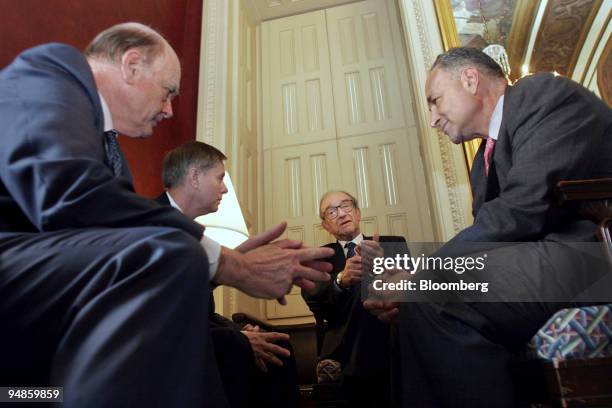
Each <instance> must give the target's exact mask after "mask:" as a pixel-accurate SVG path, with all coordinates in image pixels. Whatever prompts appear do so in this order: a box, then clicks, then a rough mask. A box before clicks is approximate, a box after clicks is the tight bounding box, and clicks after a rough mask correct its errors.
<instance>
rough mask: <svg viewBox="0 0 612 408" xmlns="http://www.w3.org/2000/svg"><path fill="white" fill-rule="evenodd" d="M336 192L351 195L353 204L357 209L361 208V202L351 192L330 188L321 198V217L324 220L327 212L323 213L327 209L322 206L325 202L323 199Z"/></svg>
mask: <svg viewBox="0 0 612 408" xmlns="http://www.w3.org/2000/svg"><path fill="white" fill-rule="evenodd" d="M334 193H342V194H346V195H347V196H349V197H350V199H351V201H353V205H354V206H355V209H357V210H358V209H359V204H358V203H357V199H356V198H355V197H354V196H353V195H352V194H351V193H349V192H347V191H344V190H330V191H328V192H327V193H325V194H323V196H322V197H321V199H320V200H319V218H321V219H322V220H324V219H325V214H323V212H324V211H325V209H324V208H321V205H322V204H323V200H325V199H326V198H327V197H328V196H329V195H330V194H334Z"/></svg>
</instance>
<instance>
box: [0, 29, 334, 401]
mask: <svg viewBox="0 0 612 408" xmlns="http://www.w3.org/2000/svg"><path fill="white" fill-rule="evenodd" d="M85 55H86V56H84V55H83V54H81V53H80V52H78V51H77V50H75V49H74V48H72V47H69V46H67V45H63V44H47V45H43V46H39V47H35V48H32V49H30V50H27V51H25V52H24V53H22V54H21V55H19V56H18V57H17V58H16V59H15V61H13V62H12V63H11V64H10V65H9V66H7V67H6V68H5V69H4V70H2V72H0V125H1V126H2V129H3V137H2V149H0V322H2V335H0V360H2V365H1V368H0V384H3V385H9V384H10V385H28V386H46V385H56V386H63V387H64V405H65V406H67V407H83V406H88V407H108V406H150V407H154V406H182V407H201V406H203V405H204V402H205V401H206V403H207V404H208V405H211V406H218V405H225V404H224V403H225V401H224V399H223V398H222V397H221V396H219V395H218V394H217V392H218V390H219V386H220V385H219V384H215V383H207V382H206V380H205V373H206V370H207V367H206V366H205V364H204V361H205V356H206V352H207V350H209V347H208V345H207V341H206V340H207V338H208V337H209V333H208V326H207V319H205V318H203V316H206V315H207V313H208V310H207V309H208V296H209V284H210V283H209V282H210V281H211V280H213V281H214V282H216V283H218V284H228V285H232V286H235V287H237V288H240V289H241V290H244V291H246V292H247V293H250V294H251V295H254V296H260V297H267V298H279V297H282V296H283V295H284V294H285V293H287V291H288V290H289V289H290V287H291V284H292V283H293V282H294V280H297V282H298V283H300V284H301V285H302V286H305V287H309V286H314V284H313V283H312V282H311V281H310V279H314V280H326V279H327V278H328V277H327V276H325V275H327V274H326V273H324V271H325V270H326V269H327V267H326V266H325V265H323V264H321V263H314V264H313V263H308V264H307V266H305V265H304V264H303V263H305V262H308V261H309V260H312V259H318V258H320V257H322V256H328V255H329V254H330V253H331V251H329V252H327V251H325V252H322V250H321V249H320V248H306V249H297V248H298V246H299V245H300V244H299V243H296V242H290V241H281V242H279V243H277V244H267V243H268V242H269V241H270V240H271V239H275V238H276V237H277V236H279V234H281V233H282V230H283V229H284V226H283V225H280V226H279V227H278V228H276V229H275V230H273V231H270V232H268V233H264V234H262V235H261V236H259V237H255V238H254V239H253V240H250V241H247V244H246V245H245V246H243V247H242V248H241V250H242V251H243V252H239V251H233V250H230V249H227V248H223V247H220V246H219V245H218V244H216V243H214V242H210V240H206V239H205V237H203V235H202V234H203V228H202V226H200V225H199V224H197V223H195V222H194V221H193V220H191V219H189V218H188V217H186V216H184V215H182V214H181V213H180V212H178V211H176V210H175V209H172V208H170V207H167V206H160V205H159V204H157V203H155V202H153V201H151V200H147V199H144V198H142V197H140V196H138V195H137V194H136V193H135V192H134V190H133V188H132V185H131V182H130V180H129V171H128V169H127V166H126V165H125V164H126V163H125V162H124V161H123V157H122V155H121V152H120V149H119V146H118V144H117V140H116V135H115V136H113V135H111V134H106V135H105V131H110V130H112V129H116V130H117V131H118V132H120V133H123V134H125V135H127V136H131V137H148V136H150V135H151V133H152V130H153V127H154V126H155V125H157V124H158V123H159V122H160V121H162V120H163V119H166V118H170V117H171V116H172V113H173V112H172V98H173V97H174V96H176V94H177V93H178V89H179V82H180V64H179V60H178V58H177V56H176V53H175V52H174V51H173V50H172V48H171V47H170V45H169V44H168V43H167V42H166V40H165V39H164V38H163V37H162V36H161V35H160V34H159V33H157V32H155V31H154V30H152V29H151V28H149V27H147V26H144V25H141V24H137V23H126V24H120V25H117V26H114V27H111V28H110V29H108V30H106V31H104V32H102V33H101V34H99V35H98V36H97V37H96V38H95V39H94V41H93V42H92V43H91V44H90V45H89V46H88V48H87V50H86V52H85ZM249 258H252V259H249ZM270 271H274V272H275V274H271V273H270ZM273 275H274V276H273ZM279 277H280V278H279ZM302 278H304V279H302Z"/></svg>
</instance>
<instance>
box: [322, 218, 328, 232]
mask: <svg viewBox="0 0 612 408" xmlns="http://www.w3.org/2000/svg"><path fill="white" fill-rule="evenodd" d="M321 226H322V227H323V229H324V230H325V231H327V232H329V223H328V222H327V220H322V221H321Z"/></svg>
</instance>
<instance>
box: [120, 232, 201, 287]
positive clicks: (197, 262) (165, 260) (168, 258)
mask: <svg viewBox="0 0 612 408" xmlns="http://www.w3.org/2000/svg"><path fill="white" fill-rule="evenodd" d="M144 230H145V231H144V234H143V235H142V236H141V237H140V239H136V241H135V242H134V245H133V248H129V249H130V250H131V251H130V254H129V258H131V259H134V258H135V259H136V260H137V262H144V264H143V265H141V267H142V268H143V269H150V270H152V271H159V273H161V274H167V273H172V274H175V275H177V276H176V277H177V278H179V279H180V280H181V281H182V282H183V283H184V285H185V286H187V287H189V286H190V285H199V286H206V287H208V282H209V277H210V273H209V272H210V271H209V264H208V256H207V254H206V251H204V248H203V247H202V245H201V244H200V242H199V241H198V240H196V239H195V238H193V237H192V236H191V235H189V234H187V233H185V232H183V231H180V230H177V229H174V228H165V227H150V228H149V227H147V228H144ZM138 232H140V231H138ZM138 232H137V233H138Z"/></svg>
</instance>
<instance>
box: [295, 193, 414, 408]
mask: <svg viewBox="0 0 612 408" xmlns="http://www.w3.org/2000/svg"><path fill="white" fill-rule="evenodd" d="M319 215H320V217H321V220H322V226H323V228H325V230H326V231H327V232H329V233H330V234H332V235H333V236H334V237H335V238H336V240H337V241H336V242H333V243H330V244H327V245H325V246H326V247H328V248H332V249H333V250H334V255H333V256H331V257H330V258H327V259H326V261H327V262H330V263H331V264H332V265H333V269H332V273H331V277H332V279H331V280H330V281H329V282H325V283H323V284H321V285H318V286H317V288H316V289H315V290H314V291H308V290H303V291H302V296H303V297H304V299H305V300H306V303H307V304H308V305H309V307H310V309H311V310H312V312H313V313H314V315H315V318H316V319H317V321H318V322H322V321H325V322H326V330H325V333H324V338H323V344H322V347H321V351H320V355H319V358H320V359H331V360H335V361H338V362H339V363H340V364H341V367H342V382H343V388H344V391H345V395H346V398H347V400H349V402H350V403H351V405H357V406H388V405H389V401H390V399H389V397H390V389H389V381H390V354H389V343H390V337H389V328H388V327H386V326H385V325H384V324H382V323H381V322H380V321H377V319H376V318H375V317H373V316H371V315H370V314H369V313H367V312H366V311H365V310H364V308H363V305H362V300H361V282H362V280H363V278H364V276H363V274H364V267H363V265H362V256H361V255H362V254H361V250H362V248H363V247H365V246H369V245H371V243H372V242H373V241H372V237H364V235H363V234H362V233H361V230H360V227H359V222H360V220H361V211H360V209H359V206H358V205H357V200H356V199H355V197H353V196H352V195H351V194H349V193H347V192H344V191H329V192H327V193H325V194H324V195H323V197H322V198H321V202H320V205H319ZM377 239H378V240H379V242H380V243H382V244H383V246H386V249H391V252H393V253H399V252H403V253H407V246H406V240H405V239H404V238H403V237H393V236H381V237H377ZM394 243H395V245H394ZM386 255H387V256H392V255H393V254H391V253H386Z"/></svg>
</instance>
